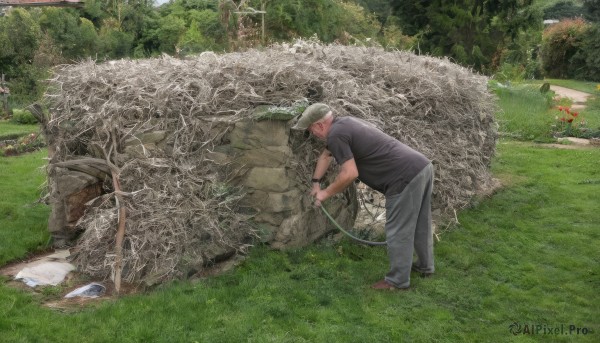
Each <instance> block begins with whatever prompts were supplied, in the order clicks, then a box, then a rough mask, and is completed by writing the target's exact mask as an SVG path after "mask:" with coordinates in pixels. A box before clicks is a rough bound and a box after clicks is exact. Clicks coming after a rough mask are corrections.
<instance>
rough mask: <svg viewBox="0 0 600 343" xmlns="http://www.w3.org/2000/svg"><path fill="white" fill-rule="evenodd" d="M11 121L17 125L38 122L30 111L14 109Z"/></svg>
mask: <svg viewBox="0 0 600 343" xmlns="http://www.w3.org/2000/svg"><path fill="white" fill-rule="evenodd" d="M11 121H12V122H13V123H16V124H37V122H38V120H37V118H36V117H34V116H33V114H31V112H29V111H28V110H19V109H13V116H12V118H11Z"/></svg>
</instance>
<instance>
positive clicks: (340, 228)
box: [321, 205, 387, 246]
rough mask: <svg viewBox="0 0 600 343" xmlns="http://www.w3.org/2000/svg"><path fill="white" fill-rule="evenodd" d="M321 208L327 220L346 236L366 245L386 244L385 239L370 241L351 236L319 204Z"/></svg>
mask: <svg viewBox="0 0 600 343" xmlns="http://www.w3.org/2000/svg"><path fill="white" fill-rule="evenodd" d="M321 209H322V210H323V213H325V215H326V216H327V218H329V220H331V222H332V223H333V225H335V227H337V228H338V229H339V230H340V231H342V232H343V233H345V234H346V235H347V236H348V237H350V238H352V239H353V240H355V241H358V242H361V243H363V244H367V245H374V246H380V245H387V241H386V242H371V241H366V240H364V239H360V238H358V237H354V236H352V234H351V233H350V232H348V231H346V230H344V229H342V227H341V226H340V224H338V223H337V222H336V221H335V219H333V217H332V216H331V215H330V214H329V212H327V210H326V209H325V206H323V205H321Z"/></svg>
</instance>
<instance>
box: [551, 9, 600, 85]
mask: <svg viewBox="0 0 600 343" xmlns="http://www.w3.org/2000/svg"><path fill="white" fill-rule="evenodd" d="M589 28H590V24H588V23H586V22H585V21H584V20H583V19H569V20H565V21H561V22H560V23H558V24H554V25H551V26H549V27H548V28H547V29H545V30H544V33H543V34H542V53H541V56H542V61H543V62H542V66H543V69H544V71H545V72H546V75H547V76H550V77H554V78H564V79H567V78H573V77H574V75H575V74H576V73H577V72H578V71H579V70H581V69H582V68H585V64H583V63H582V62H581V59H579V58H576V59H573V56H575V55H576V54H577V52H578V50H579V49H580V48H581V44H582V40H583V38H584V36H585V34H586V32H587V31H588V29H589Z"/></svg>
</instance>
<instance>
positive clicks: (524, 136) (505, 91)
mask: <svg viewBox="0 0 600 343" xmlns="http://www.w3.org/2000/svg"><path fill="white" fill-rule="evenodd" d="M490 86H491V88H492V89H493V90H494V92H495V93H496V95H497V96H498V101H499V104H500V107H501V108H502V110H501V111H499V112H498V113H497V114H496V118H497V120H498V123H499V125H500V130H499V131H500V134H501V135H503V136H507V137H513V138H516V139H519V140H533V141H552V140H553V138H552V132H551V130H550V127H551V125H552V122H553V120H552V117H551V116H549V115H548V111H549V110H550V108H551V107H552V94H553V92H546V93H541V92H540V91H539V88H538V87H532V86H528V85H516V86H510V85H501V84H497V83H491V84H490Z"/></svg>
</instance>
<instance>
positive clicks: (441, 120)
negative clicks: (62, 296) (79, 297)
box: [47, 41, 496, 281]
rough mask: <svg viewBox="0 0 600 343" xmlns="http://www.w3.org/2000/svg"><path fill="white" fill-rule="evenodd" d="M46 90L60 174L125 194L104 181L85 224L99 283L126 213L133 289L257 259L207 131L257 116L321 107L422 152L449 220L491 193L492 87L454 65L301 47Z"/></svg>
mask: <svg viewBox="0 0 600 343" xmlns="http://www.w3.org/2000/svg"><path fill="white" fill-rule="evenodd" d="M50 85H51V87H50V90H49V92H48V94H47V100H48V104H49V108H50V112H51V115H50V118H49V122H48V130H49V132H54V133H55V135H56V136H55V138H54V144H53V145H54V149H55V153H54V156H53V157H52V161H51V162H52V163H57V162H61V161H68V160H72V159H74V158H82V157H93V158H97V159H103V160H106V161H108V163H109V164H112V165H113V167H114V168H116V169H113V172H116V173H117V174H118V178H119V183H120V187H121V191H120V192H115V187H114V182H106V191H107V194H105V195H104V196H102V197H100V198H98V199H96V200H94V201H93V203H92V204H90V210H88V211H87V212H86V214H85V215H84V217H83V218H82V219H81V220H80V223H79V226H80V227H81V228H82V229H83V230H85V232H84V234H83V235H82V237H81V238H80V239H79V242H78V250H77V251H78V252H77V253H76V255H75V256H76V258H75V263H77V264H78V266H79V267H80V269H81V270H82V271H84V272H86V273H88V274H92V275H95V276H100V277H108V276H109V275H110V274H111V272H114V268H115V263H116V260H117V259H116V258H115V248H114V247H115V236H116V231H117V227H118V214H119V211H118V208H119V207H121V208H126V209H127V219H126V235H125V237H124V243H123V251H122V263H123V278H124V279H125V280H127V281H148V280H159V281H160V280H165V279H170V278H174V277H180V276H181V275H182V274H183V273H185V272H186V271H185V268H184V267H182V266H183V265H185V263H186V261H195V262H198V260H200V261H201V260H202V258H203V251H202V249H203V248H205V247H207V246H208V245H207V244H208V243H214V242H218V243H219V244H221V245H222V246H224V247H225V246H226V247H235V249H238V250H243V249H244V248H245V247H246V246H247V245H246V244H247V242H248V241H247V237H248V236H250V235H251V234H252V229H251V227H250V226H249V225H248V224H247V220H246V219H247V218H246V217H245V216H243V215H242V214H240V213H238V212H237V211H236V203H237V201H238V200H239V199H240V197H241V196H243V194H242V192H241V191H240V190H239V189H233V188H231V187H229V186H228V184H227V181H228V178H229V177H230V173H231V171H229V170H227V169H226V168H223V167H222V166H219V165H217V164H215V163H214V162H213V161H211V160H210V159H208V158H206V152H208V151H210V150H211V149H212V148H213V147H214V146H217V145H219V144H222V140H223V137H225V136H226V132H222V131H219V130H217V129H216V126H213V124H211V123H212V119H211V118H214V117H228V118H229V119H232V120H242V119H247V118H249V117H250V116H251V114H252V112H253V110H254V109H255V108H256V107H257V106H259V105H276V106H290V105H292V104H293V103H294V102H297V101H300V100H303V99H308V100H309V101H311V102H314V101H320V102H325V103H328V104H329V105H331V106H332V107H333V108H334V109H335V111H336V113H337V114H338V115H342V116H343V115H353V116H356V117H360V118H363V119H366V120H368V121H370V122H373V123H375V124H376V125H378V126H379V127H381V128H382V129H383V130H384V131H386V132H387V133H389V134H391V135H393V136H394V137H397V138H398V139H399V140H400V141H402V142H404V143H406V144H408V145H409V146H411V147H413V148H415V149H417V150H419V151H421V152H422V153H424V154H425V155H426V156H428V157H429V158H430V159H432V160H433V161H434V164H435V167H436V179H435V180H436V183H435V194H434V204H433V206H434V209H438V210H439V212H441V216H442V217H444V216H445V217H453V216H454V211H455V210H456V209H459V208H461V207H463V206H465V205H466V204H468V202H469V199H470V198H471V197H472V195H473V194H474V193H476V192H477V191H478V190H479V189H481V188H485V187H486V185H487V184H488V183H489V182H490V175H489V172H488V167H489V164H490V159H491V157H492V155H493V154H494V149H495V140H496V126H495V123H494V120H493V115H494V110H495V108H494V105H493V99H492V96H491V94H490V93H489V92H488V91H487V80H486V78H485V77H483V76H480V75H476V74H474V73H472V72H471V71H470V70H468V69H465V68H463V67H460V66H457V65H455V64H453V63H451V62H449V61H448V60H446V59H437V58H431V57H422V56H416V55H414V54H412V53H408V52H398V51H396V52H386V51H384V50H383V49H381V48H376V47H348V46H337V45H332V46H324V45H321V44H319V43H318V42H313V41H299V42H298V43H296V44H295V45H293V46H291V45H285V44H282V45H275V46H273V47H271V48H269V49H266V50H250V51H247V52H240V53H228V54H222V55H218V54H215V53H212V52H207V53H202V54H201V55H200V56H198V57H197V58H194V59H190V60H178V59H173V58H170V57H168V56H163V57H161V58H156V59H146V60H121V61H112V62H108V63H103V64H97V63H95V62H93V61H86V62H81V63H79V64H76V65H69V66H63V67H60V68H58V69H57V70H56V73H55V77H54V78H53V79H52V80H51V83H50ZM155 131H165V132H168V133H169V136H168V139H167V142H166V143H165V144H164V148H162V149H156V150H152V151H146V152H144V154H145V156H144V157H139V156H137V157H132V156H128V155H126V154H123V144H124V142H126V141H127V140H131V139H136V137H138V136H136V135H139V134H140V133H145V132H155ZM300 163H312V161H308V160H307V159H302V160H301V161H300ZM304 167H305V168H306V170H311V169H312V165H307V166H304ZM117 201H120V203H119V204H116V202H117Z"/></svg>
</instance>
